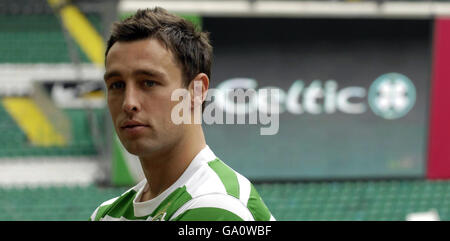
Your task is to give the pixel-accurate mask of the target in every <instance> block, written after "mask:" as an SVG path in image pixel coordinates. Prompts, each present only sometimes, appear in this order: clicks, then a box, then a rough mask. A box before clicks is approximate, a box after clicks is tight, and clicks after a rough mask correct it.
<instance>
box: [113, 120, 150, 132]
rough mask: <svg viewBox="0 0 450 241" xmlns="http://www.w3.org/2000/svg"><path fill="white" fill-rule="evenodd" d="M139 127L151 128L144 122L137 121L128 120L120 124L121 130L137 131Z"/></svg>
mask: <svg viewBox="0 0 450 241" xmlns="http://www.w3.org/2000/svg"><path fill="white" fill-rule="evenodd" d="M139 127H149V125H146V124H144V123H142V122H139V121H135V120H127V121H124V122H123V123H121V124H120V128H121V129H125V130H126V129H135V128H139Z"/></svg>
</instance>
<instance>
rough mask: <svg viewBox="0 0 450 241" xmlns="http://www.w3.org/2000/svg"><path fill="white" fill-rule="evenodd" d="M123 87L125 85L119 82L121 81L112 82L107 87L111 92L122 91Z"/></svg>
mask: <svg viewBox="0 0 450 241" xmlns="http://www.w3.org/2000/svg"><path fill="white" fill-rule="evenodd" d="M124 87H125V83H124V82H121V81H117V82H113V83H111V84H110V85H109V89H111V90H117V89H122V88H124Z"/></svg>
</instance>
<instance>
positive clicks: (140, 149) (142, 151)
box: [122, 141, 156, 156]
mask: <svg viewBox="0 0 450 241" xmlns="http://www.w3.org/2000/svg"><path fill="white" fill-rule="evenodd" d="M122 144H123V146H124V147H125V149H126V150H127V151H128V152H129V153H131V154H133V155H136V156H145V155H147V154H148V153H151V152H153V151H155V149H156V148H155V145H151V143H142V142H141V141H130V142H126V143H125V142H122Z"/></svg>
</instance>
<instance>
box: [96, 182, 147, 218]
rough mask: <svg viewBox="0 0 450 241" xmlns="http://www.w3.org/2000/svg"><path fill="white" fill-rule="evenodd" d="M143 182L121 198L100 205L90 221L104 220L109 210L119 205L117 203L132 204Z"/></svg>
mask: <svg viewBox="0 0 450 241" xmlns="http://www.w3.org/2000/svg"><path fill="white" fill-rule="evenodd" d="M142 183H143V182H140V183H138V184H137V185H136V186H134V187H132V188H130V189H128V190H127V191H125V192H124V193H123V194H121V195H120V196H117V197H114V198H111V199H109V200H107V201H105V202H103V203H102V204H100V205H99V206H98V207H97V208H96V209H95V210H94V212H93V213H92V215H91V217H90V218H89V220H90V221H98V220H100V219H101V218H103V217H104V216H105V215H106V214H107V213H108V211H109V210H111V208H112V207H114V206H115V205H117V203H123V202H127V203H129V202H132V201H133V198H134V196H135V195H136V193H137V191H138V189H139V188H140V186H141V185H142Z"/></svg>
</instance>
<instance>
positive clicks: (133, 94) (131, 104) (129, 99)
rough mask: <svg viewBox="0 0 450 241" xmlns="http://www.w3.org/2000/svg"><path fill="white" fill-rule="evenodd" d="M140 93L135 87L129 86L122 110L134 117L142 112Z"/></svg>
mask: <svg viewBox="0 0 450 241" xmlns="http://www.w3.org/2000/svg"><path fill="white" fill-rule="evenodd" d="M138 97H139V96H138V93H137V91H136V90H135V89H134V87H133V86H127V87H126V89H125V99H124V101H123V106H122V109H123V111H125V113H127V114H129V115H133V114H135V113H137V112H139V111H140V109H141V108H140V105H139V99H138Z"/></svg>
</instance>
